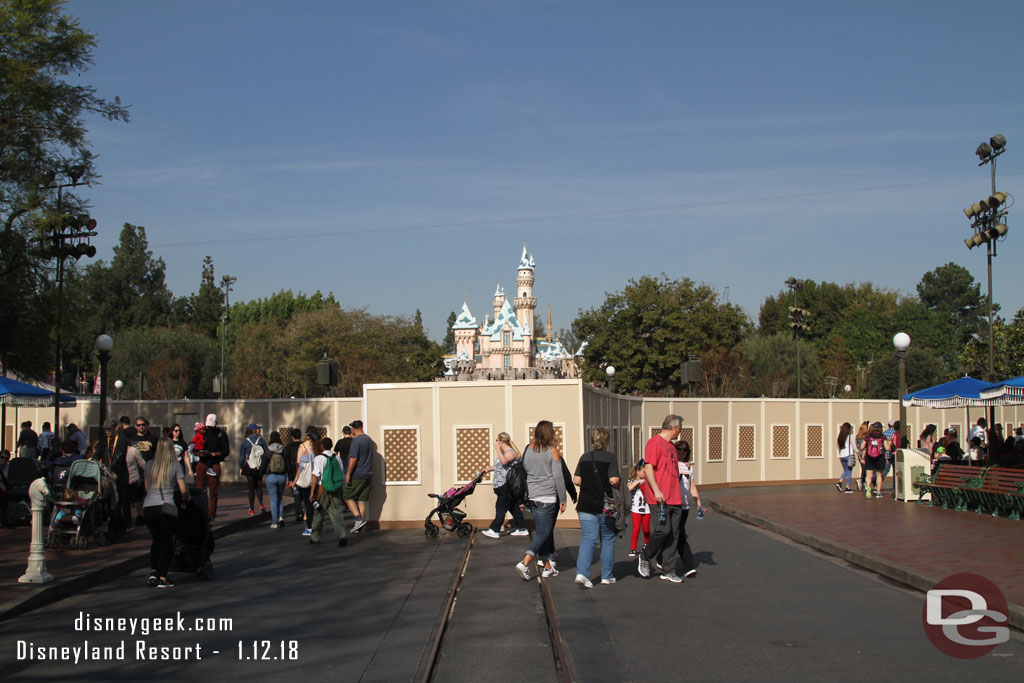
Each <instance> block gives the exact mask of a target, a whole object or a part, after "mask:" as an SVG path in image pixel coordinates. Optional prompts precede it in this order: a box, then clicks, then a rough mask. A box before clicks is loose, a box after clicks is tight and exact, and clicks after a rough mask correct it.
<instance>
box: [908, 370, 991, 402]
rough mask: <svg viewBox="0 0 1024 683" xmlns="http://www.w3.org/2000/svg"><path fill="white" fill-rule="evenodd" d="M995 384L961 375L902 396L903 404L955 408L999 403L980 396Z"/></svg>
mask: <svg viewBox="0 0 1024 683" xmlns="http://www.w3.org/2000/svg"><path fill="white" fill-rule="evenodd" d="M994 386H995V385H994V384H990V383H988V382H982V381H981V380H980V379H974V378H973V377H961V378H960V379H955V380H953V381H952V382H946V383H945V384H939V385H936V386H934V387H928V388H927V389H922V390H921V391H915V392H913V393H911V394H907V395H906V396H904V397H903V405H905V406H922V407H925V408H957V407H961V406H991V405H1000V402H999V401H994V400H992V399H985V398H982V396H981V392H982V391H985V390H987V389H992V388H993V387H994Z"/></svg>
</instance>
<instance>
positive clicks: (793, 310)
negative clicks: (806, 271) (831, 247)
mask: <svg viewBox="0 0 1024 683" xmlns="http://www.w3.org/2000/svg"><path fill="white" fill-rule="evenodd" d="M786 286H787V287H789V288H790V290H792V292H793V305H792V306H790V307H789V326H790V327H792V328H793V339H795V340H796V397H797V399H799V398H800V333H801V332H806V331H808V330H810V329H811V328H810V326H808V325H807V318H809V317H810V315H811V314H810V311H806V310H804V309H802V308H797V307H796V293H797V290H800V289H802V288H803V286H804V281H803V280H798V279H796V278H795V277H791V278H789V279H788V280H786Z"/></svg>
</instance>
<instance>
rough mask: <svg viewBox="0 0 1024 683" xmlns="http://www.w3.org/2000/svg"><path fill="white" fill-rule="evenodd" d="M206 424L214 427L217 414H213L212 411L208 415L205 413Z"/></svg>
mask: <svg viewBox="0 0 1024 683" xmlns="http://www.w3.org/2000/svg"><path fill="white" fill-rule="evenodd" d="M206 426H207V427H216V426H217V416H216V415H214V414H213V413H210V414H209V415H207V416H206Z"/></svg>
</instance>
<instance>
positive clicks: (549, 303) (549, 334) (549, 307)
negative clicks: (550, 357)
mask: <svg viewBox="0 0 1024 683" xmlns="http://www.w3.org/2000/svg"><path fill="white" fill-rule="evenodd" d="M553 339H554V337H553V336H552V334H551V302H550V301H549V302H548V341H552V340H553Z"/></svg>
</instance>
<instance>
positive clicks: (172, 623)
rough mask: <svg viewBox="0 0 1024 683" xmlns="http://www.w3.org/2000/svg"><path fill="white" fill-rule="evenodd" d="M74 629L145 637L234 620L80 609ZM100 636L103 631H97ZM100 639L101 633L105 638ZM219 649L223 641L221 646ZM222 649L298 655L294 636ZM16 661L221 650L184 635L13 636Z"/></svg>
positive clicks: (151, 657)
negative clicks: (172, 640) (169, 640)
mask: <svg viewBox="0 0 1024 683" xmlns="http://www.w3.org/2000/svg"><path fill="white" fill-rule="evenodd" d="M73 627H74V631H75V632H77V633H86V634H90V633H91V634H97V636H99V634H117V633H124V634H127V635H129V636H144V637H145V636H150V635H153V634H158V633H159V634H165V633H196V634H203V633H206V634H212V633H226V632H230V631H232V630H233V628H234V620H233V619H230V618H226V617H219V618H218V617H192V618H190V617H185V616H184V615H182V613H181V612H177V613H176V614H175V615H174V616H172V617H102V616H96V615H93V614H90V613H88V612H79V613H78V616H77V617H76V618H75V619H74V624H73ZM99 637H101V638H103V636H99ZM104 640H105V638H104ZM220 647H221V648H222V649H224V648H223V645H220ZM229 647H230V649H229V650H224V654H225V655H227V656H229V657H230V656H233V657H235V658H237V659H238V660H249V661H252V660H258V661H268V660H269V661H274V660H291V661H295V660H297V659H298V658H299V643H298V641H296V640H277V641H270V640H246V641H242V640H239V641H238V642H237V644H233V645H232V646H229ZM16 649H17V659H18V661H51V662H52V661H57V662H73V663H75V664H78V663H81V662H106V661H125V660H135V661H201V660H202V659H203V657H209V656H210V655H219V654H221V650H212V649H209V648H205V647H204V646H203V645H202V644H201V643H199V642H197V641H195V640H192V639H191V638H189V639H188V642H184V643H181V644H174V645H167V644H163V643H160V644H157V643H154V642H152V641H146V640H144V639H133V640H119V641H114V642H113V643H111V642H109V641H108V642H104V643H102V644H98V643H96V642H95V641H94V642H92V643H90V642H89V640H88V638H86V639H84V640H82V641H79V642H74V643H69V642H63V643H54V642H46V643H38V642H32V641H27V640H18V641H17V644H16Z"/></svg>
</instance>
